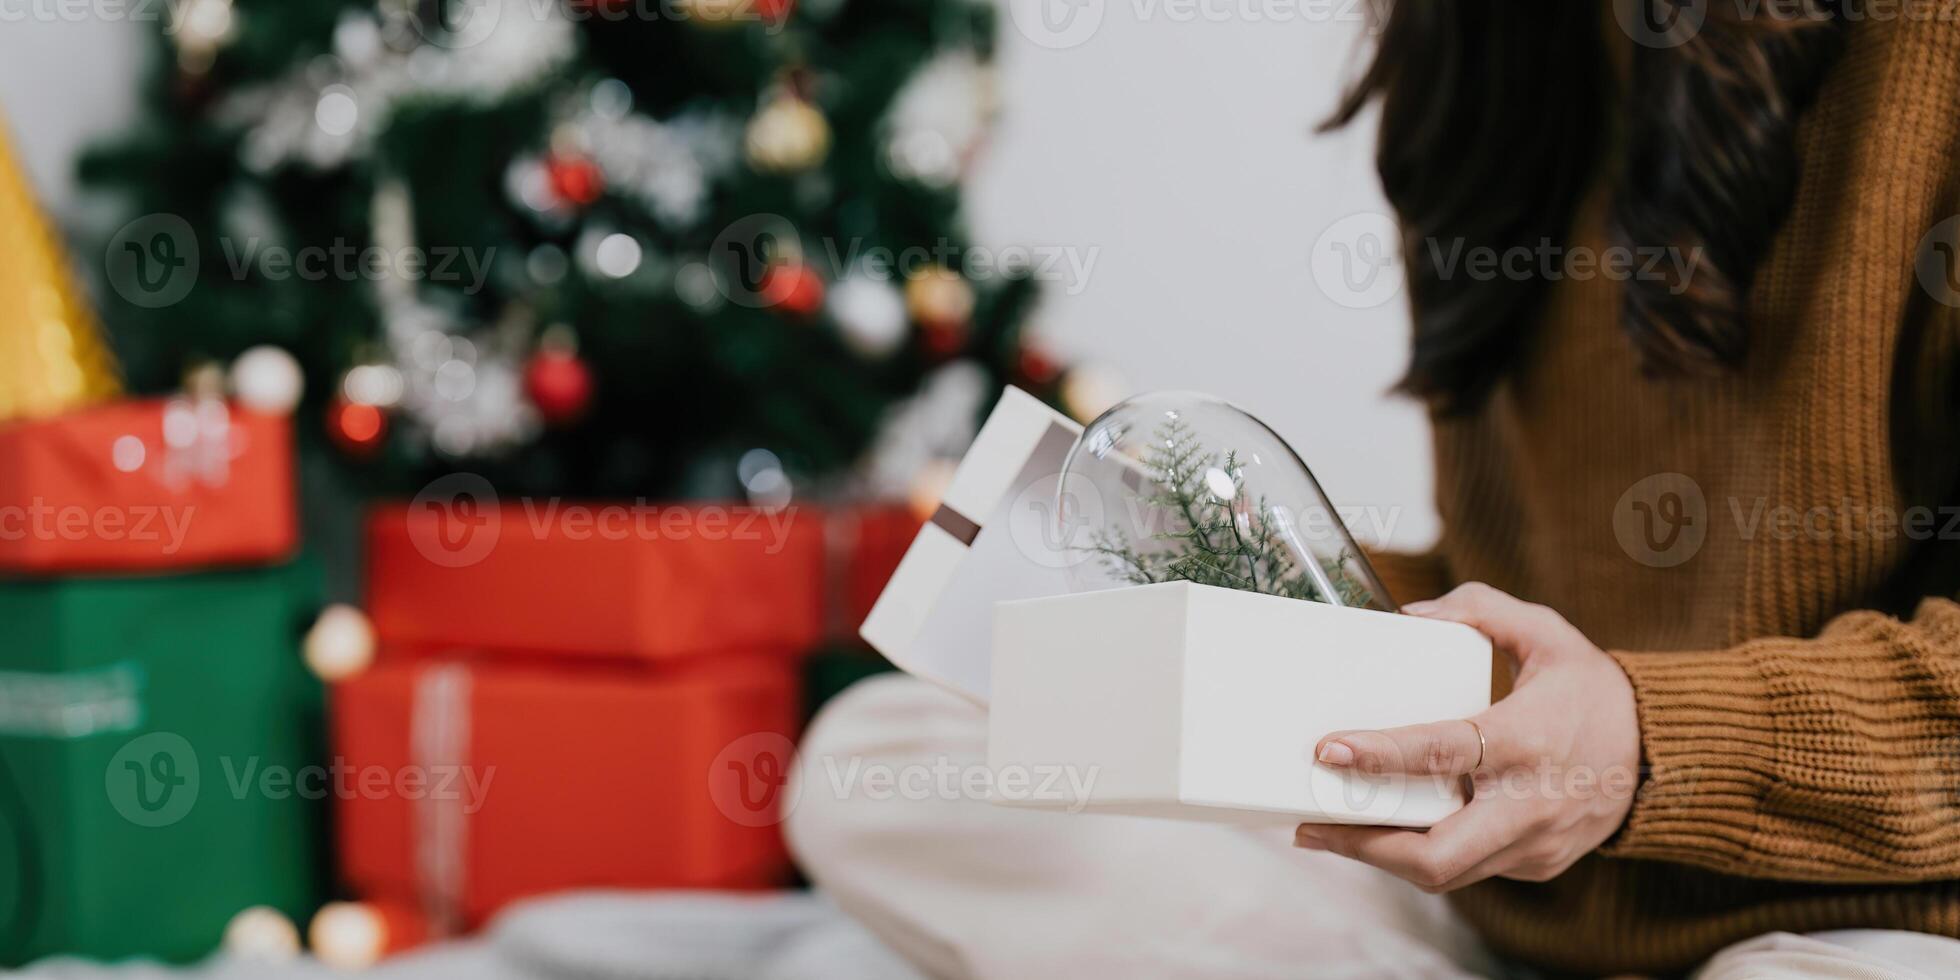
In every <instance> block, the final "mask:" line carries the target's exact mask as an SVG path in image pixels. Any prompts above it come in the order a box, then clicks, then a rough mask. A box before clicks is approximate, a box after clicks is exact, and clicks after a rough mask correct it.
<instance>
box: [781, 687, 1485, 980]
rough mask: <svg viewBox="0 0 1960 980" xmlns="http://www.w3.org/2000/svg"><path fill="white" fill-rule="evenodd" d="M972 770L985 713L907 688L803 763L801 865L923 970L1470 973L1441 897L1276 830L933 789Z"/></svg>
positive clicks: (810, 744)
mask: <svg viewBox="0 0 1960 980" xmlns="http://www.w3.org/2000/svg"><path fill="white" fill-rule="evenodd" d="M1084 723H1085V724H1094V723H1095V722H1094V719H1091V718H1085V719H1084ZM985 763H986V718H985V715H984V714H983V713H982V712H980V711H979V710H978V709H976V708H974V707H973V706H971V705H969V704H967V703H966V702H964V701H961V700H960V699H958V698H956V697H954V696H952V695H950V694H947V693H945V692H943V691H940V690H938V689H936V688H933V687H931V686H929V685H927V684H925V683H923V682H920V681H917V680H914V679H911V678H908V677H902V676H893V677H886V678H878V679H875V680H872V681H868V682H866V683H863V684H860V685H858V686H857V687H855V688H853V689H852V690H850V691H849V692H847V693H846V694H845V695H844V696H842V697H841V698H839V699H837V701H835V702H834V703H833V704H832V705H831V706H830V707H829V708H828V709H827V710H826V711H825V712H824V713H823V714H822V715H821V716H820V717H819V718H818V719H817V721H816V722H815V723H814V724H813V726H812V727H811V730H810V732H809V734H808V735H807V736H806V738H805V740H804V745H803V753H802V757H801V759H800V760H799V765H798V773H799V775H798V782H797V785H796V787H795V788H794V789H793V790H792V796H791V799H792V800H793V802H794V809H793V811H792V813H791V816H790V818H789V823H788V828H787V829H788V833H789V840H790V845H791V847H792V849H793V850H794V851H795V853H796V855H797V858H798V859H799V860H800V861H801V862H802V865H803V867H804V868H805V869H806V870H807V871H808V873H809V874H810V876H811V877H812V878H813V879H814V880H815V881H816V882H817V884H818V885H819V886H820V887H822V888H823V889H824V890H825V891H826V892H827V893H829V895H830V896H831V897H832V899H833V900H835V901H836V902H838V903H839V904H840V905H841V906H842V907H843V908H845V909H846V910H848V911H849V912H851V914H853V915H854V916H856V917H858V918H859V920H860V921H861V922H863V923H864V925H865V926H866V927H867V928H869V929H871V930H872V931H873V932H875V933H877V934H878V935H879V936H880V937H881V938H883V939H884V940H885V941H886V942H888V943H890V944H891V945H892V946H893V947H895V948H896V949H898V950H899V951H900V952H901V953H902V954H904V955H905V956H906V957H907V958H909V959H910V960H912V961H913V962H914V963H915V964H917V965H918V966H919V967H920V968H921V969H923V970H925V971H926V972H928V973H930V974H932V975H933V976H939V977H979V978H993V977H1005V978H1016V980H1020V978H1029V977H1054V976H1134V977H1220V976H1233V977H1287V978H1293V977H1300V976H1315V977H1356V978H1360V977H1368V978H1395V977H1402V978H1432V977H1459V976H1464V975H1468V974H1469V973H1470V972H1471V971H1481V968H1482V966H1483V962H1484V961H1483V960H1482V955H1483V954H1482V953H1481V951H1480V949H1479V947H1478V945H1477V942H1476V940H1475V939H1474V937H1473V936H1472V935H1471V934H1470V932H1469V930H1468V929H1467V928H1466V927H1464V926H1463V925H1462V924H1461V923H1460V922H1459V921H1457V920H1456V919H1455V917H1454V916H1453V915H1452V914H1451V913H1450V912H1449V910H1448V908H1447V907H1446V906H1445V905H1444V903H1443V902H1442V900H1441V899H1439V898H1434V897H1431V896H1426V895H1423V894H1422V893H1421V892H1419V891H1417V890H1416V889H1414V888H1413V887H1410V886H1408V885H1406V884H1405V883H1403V882H1401V881H1399V880H1396V879H1394V878H1391V877H1389V876H1388V875H1386V874H1384V873H1382V872H1379V871H1376V870H1375V869H1372V868H1369V867H1366V866H1364V865H1359V864H1355V863H1353V862H1349V861H1344V860H1342V859H1340V858H1338V857H1335V856H1332V855H1328V854H1325V853H1311V852H1305V851H1300V850H1298V849H1296V848H1294V847H1292V846H1291V840H1290V836H1289V835H1288V834H1286V833H1284V832H1280V833H1263V834H1255V833H1252V832H1249V831H1244V830H1238V829H1233V828H1227V827H1221V826H1214V825H1207V824H1198V823H1183V822H1173V821H1167V820H1146V819H1140V818H1133V817H1112V816H1090V815H1081V814H1066V813H1048V812H1032V811H1026V810H1010V809H1004V808H1001V807H997V806H993V805H991V804H988V803H986V802H984V801H983V799H981V798H975V797H977V796H979V795H980V794H978V793H974V794H971V795H969V794H968V793H967V792H966V791H962V790H958V789H953V790H952V791H948V788H949V787H959V786H961V785H964V784H963V783H962V782H961V780H962V779H963V778H964V774H965V773H967V772H969V771H972V770H976V769H984V766H985ZM948 773H952V774H953V775H951V776H949V775H948Z"/></svg>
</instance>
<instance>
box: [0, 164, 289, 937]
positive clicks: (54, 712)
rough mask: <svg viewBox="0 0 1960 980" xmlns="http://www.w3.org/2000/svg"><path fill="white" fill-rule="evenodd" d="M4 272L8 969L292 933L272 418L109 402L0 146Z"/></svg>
mask: <svg viewBox="0 0 1960 980" xmlns="http://www.w3.org/2000/svg"><path fill="white" fill-rule="evenodd" d="M0 255H5V256H7V261H6V262H4V263H0V624H4V625H5V635H4V637H0V964H4V965H19V964H22V963H26V962H29V961H32V960H36V959H39V958H41V957H44V956H49V955H56V954H76V955H82V956H87V957H92V958H98V959H109V960H116V959H124V958H129V957H146V958H156V959H163V960H170V961H187V960H192V959H196V958H199V957H202V956H204V955H206V954H208V953H210V952H212V951H213V950H214V949H217V948H218V947H219V946H220V944H221V942H222V941H223V940H224V937H225V936H226V934H227V930H228V929H229V928H232V926H233V923H234V922H237V921H245V922H248V923H258V924H260V925H259V928H258V929H257V930H256V934H257V935H260V936H265V935H267V934H268V933H267V928H268V925H267V924H270V929H271V932H272V933H277V932H279V931H280V930H279V924H281V923H283V924H285V930H286V933H287V934H288V935H289V936H296V933H295V932H293V931H292V926H291V922H292V921H295V920H297V919H298V918H299V917H301V916H304V915H307V914H310V913H311V911H312V910H313V908H314V907H315V905H316V902H317V893H318V885H319V883H320V880H321V878H322V877H323V876H322V874H321V871H322V869H321V868H320V867H319V864H320V863H321V862H320V861H319V838H318V837H317V836H316V834H317V832H318V831H319V830H320V828H321V821H320V819H319V817H320V816H322V814H321V812H320V805H319V804H318V803H316V802H313V801H311V800H309V799H308V798H307V796H306V795H305V794H302V793H300V792H298V791H296V789H295V786H294V784H293V783H292V782H291V779H292V777H293V776H295V775H296V774H299V773H303V772H305V771H306V770H307V768H308V767H309V766H313V765H314V764H315V763H316V762H317V759H318V749H319V748H320V746H319V745H318V742H319V738H318V734H317V733H318V731H319V715H320V711H321V706H320V696H319V685H318V684H317V683H316V682H315V681H314V680H313V679H312V678H311V677H310V676H309V675H308V674H307V673H306V671H305V669H304V668H303V666H302V665H301V663H300V660H299V657H298V650H297V647H298V640H299V635H300V632H301V631H302V630H303V629H304V628H305V625H306V621H307V619H308V618H310V616H311V615H312V611H313V610H312V603H313V601H314V600H313V596H314V595H315V593H316V583H315V576H313V575H312V574H310V572H309V571H308V569H307V568H306V567H305V566H303V565H296V564H294V563H293V556H294V550H295V547H296V544H297V533H296V530H295V516H294V515H295V505H294V493H293V461H292V445H291V433H290V431H289V429H288V420H287V419H286V418H284V417H281V416H279V415H276V414H266V413H261V412H256V411H252V410H249V409H247V408H245V407H244V406H241V405H237V404H233V403H229V402H227V401H225V400H224V398H223V397H222V384H221V383H220V386H219V387H220V390H219V391H218V392H216V393H212V392H205V393H203V394H200V395H196V396H191V395H187V396H184V397H179V398H172V399H163V400H149V401H133V400H121V399H120V396H119V388H120V385H119V383H118V381H117V378H116V376H115V369H114V362H113V360H112V358H111V357H110V356H109V354H108V351H107V348H106V346H105V345H104V343H103V341H102V339H101V337H100V335H99V333H98V331H97V330H96V327H95V324H94V322H93V320H92V318H91V317H90V315H89V312H88V311H87V310H86V308H85V307H84V305H83V303H82V301H81V298H80V297H81V294H80V293H79V292H78V291H77V290H76V289H75V287H74V285H73V283H72V282H71V281H70V279H69V276H68V272H67V265H66V262H65V260H64V259H63V257H62V256H61V254H60V251H59V249H58V248H57V247H56V245H55V240H54V237H53V234H52V232H51V230H50V228H49V226H48V225H47V223H46V222H45V221H44V220H43V219H42V217H41V215H40V213H39V212H38V210H36V208H35V207H34V205H33V202H32V200H31V199H30V197H29V195H28V192H27V187H26V182H25V180H24V179H23V177H22V175H21V173H20V171H19V170H18V168H17V166H16V165H15V164H14V163H13V161H12V159H11V157H10V156H9V155H8V154H7V150H6V146H5V141H4V139H0ZM282 779H283V780H286V782H283V783H282V782H278V780H282ZM241 913H243V915H242V918H241ZM273 941H274V942H275V943H277V941H278V940H277V937H276V936H275V937H274V940H273Z"/></svg>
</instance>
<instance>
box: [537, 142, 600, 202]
mask: <svg viewBox="0 0 1960 980" xmlns="http://www.w3.org/2000/svg"><path fill="white" fill-rule="evenodd" d="M544 169H545V175H546V176H547V177H548V178H550V180H551V189H552V190H553V191H555V192H556V193H557V194H558V196H559V197H561V198H563V199H565V200H567V201H570V202H571V203H573V204H576V205H578V206H579V207H585V206H586V205H589V204H591V203H592V202H594V201H597V200H598V199H599V195H600V194H603V193H605V190H606V175H605V173H604V172H602V171H601V170H600V169H599V165H598V164H596V163H594V162H592V160H591V159H589V158H587V157H582V156H579V155H577V154H574V153H554V154H552V155H551V156H550V157H549V158H548V159H546V160H545V163H544Z"/></svg>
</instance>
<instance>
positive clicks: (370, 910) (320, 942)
mask: <svg viewBox="0 0 1960 980" xmlns="http://www.w3.org/2000/svg"><path fill="white" fill-rule="evenodd" d="M306 939H307V945H309V946H311V947H313V955H314V956H315V957H317V958H318V959H319V960H320V962H322V963H324V964H326V965H327V966H330V967H332V968H334V969H336V970H365V969H367V968H368V967H371V966H373V965H375V964H376V963H379V962H381V957H382V956H383V955H385V954H386V953H387V952H388V924H387V922H386V921H385V920H383V919H382V917H381V913H380V912H378V911H376V910H375V909H374V907H373V906H370V905H365V904H362V903H360V902H333V903H331V904H328V905H325V906H323V907H321V909H320V911H319V912H318V913H317V914H315V915H314V916H313V924H312V925H310V926H308V927H307V930H306Z"/></svg>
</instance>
